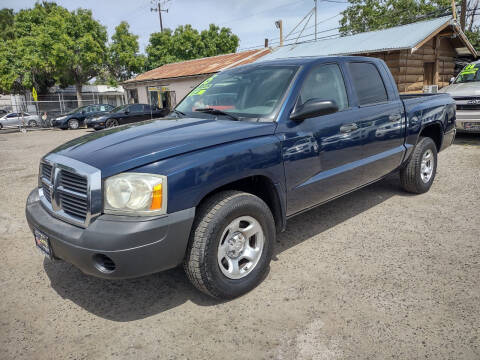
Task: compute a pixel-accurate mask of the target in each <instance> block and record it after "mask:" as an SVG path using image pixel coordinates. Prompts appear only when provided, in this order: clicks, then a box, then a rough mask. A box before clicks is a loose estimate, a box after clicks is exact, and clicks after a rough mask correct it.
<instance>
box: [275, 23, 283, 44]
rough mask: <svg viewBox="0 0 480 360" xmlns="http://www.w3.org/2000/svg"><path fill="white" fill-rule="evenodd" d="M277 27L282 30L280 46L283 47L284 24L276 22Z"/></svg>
mask: <svg viewBox="0 0 480 360" xmlns="http://www.w3.org/2000/svg"><path fill="white" fill-rule="evenodd" d="M275 26H276V27H277V29H279V30H280V46H283V23H282V20H277V21H275Z"/></svg>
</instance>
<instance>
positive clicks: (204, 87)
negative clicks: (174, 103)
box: [189, 74, 217, 96]
mask: <svg viewBox="0 0 480 360" xmlns="http://www.w3.org/2000/svg"><path fill="white" fill-rule="evenodd" d="M216 76H217V75H216V74H215V75H213V76H211V77H209V78H208V79H207V80H205V81H204V82H202V83H201V84H200V85H198V87H197V88H196V89H195V90H193V91H192V92H191V93H190V95H202V94H203V93H204V92H205V91H206V90H207V89H208V88H210V87H211V86H212V84H211V82H212V80H213V79H214V78H215V77H216ZM190 95H189V96H190Z"/></svg>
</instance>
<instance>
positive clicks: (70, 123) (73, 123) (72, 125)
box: [68, 119, 80, 130]
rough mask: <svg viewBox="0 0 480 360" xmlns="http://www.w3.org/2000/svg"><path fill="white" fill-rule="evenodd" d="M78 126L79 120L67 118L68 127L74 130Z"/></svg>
mask: <svg viewBox="0 0 480 360" xmlns="http://www.w3.org/2000/svg"><path fill="white" fill-rule="evenodd" d="M79 126H80V122H79V121H78V120H77V119H70V120H68V128H69V129H70V130H76V129H78V128H79Z"/></svg>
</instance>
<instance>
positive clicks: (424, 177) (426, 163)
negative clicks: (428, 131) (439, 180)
mask: <svg viewBox="0 0 480 360" xmlns="http://www.w3.org/2000/svg"><path fill="white" fill-rule="evenodd" d="M436 173H437V147H436V145H435V143H434V142H433V140H432V139H431V138H429V137H424V138H421V139H420V141H419V142H418V144H417V146H416V147H415V150H414V151H413V154H412V156H411V157H410V160H409V161H408V163H407V165H406V166H405V167H404V168H403V169H402V170H401V171H400V182H401V184H402V187H403V189H404V190H406V191H408V192H411V193H415V194H422V193H425V192H427V191H428V190H429V189H430V187H431V186H432V183H433V180H434V179H435V175H436Z"/></svg>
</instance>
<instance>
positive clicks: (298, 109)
mask: <svg viewBox="0 0 480 360" xmlns="http://www.w3.org/2000/svg"><path fill="white" fill-rule="evenodd" d="M337 111H338V105H337V103H336V102H335V101H333V100H322V99H310V100H307V101H306V102H305V104H303V105H300V106H295V109H294V110H293V111H292V113H291V114H290V119H292V120H294V121H302V120H305V119H308V118H312V117H317V116H322V115H328V114H333V113H335V112H337Z"/></svg>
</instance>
